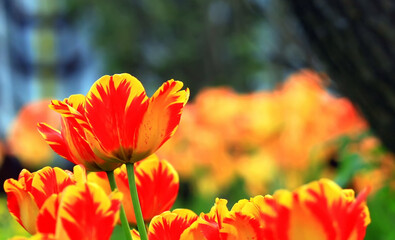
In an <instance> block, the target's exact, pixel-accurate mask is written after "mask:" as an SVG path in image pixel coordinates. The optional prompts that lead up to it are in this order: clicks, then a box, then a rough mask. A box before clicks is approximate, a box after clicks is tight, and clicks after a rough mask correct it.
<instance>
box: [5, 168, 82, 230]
mask: <svg viewBox="0 0 395 240" xmlns="http://www.w3.org/2000/svg"><path fill="white" fill-rule="evenodd" d="M79 168H80V167H79V166H76V167H75V169H79ZM76 171H77V172H79V174H83V173H82V172H81V170H76ZM77 178H81V177H77ZM77 178H76V177H75V176H74V174H73V173H71V172H69V171H67V170H66V171H65V170H62V169H60V168H57V167H55V168H51V167H45V168H43V169H41V170H39V171H37V172H33V173H30V172H29V171H28V170H26V169H24V170H22V172H21V173H20V174H19V178H18V180H15V179H8V180H6V181H5V182H4V190H5V192H6V193H7V205H8V209H9V211H10V213H11V215H12V216H13V217H14V218H15V219H16V220H17V221H18V223H19V224H21V225H22V226H23V227H24V228H25V229H26V231H28V232H29V233H31V234H34V233H36V231H37V228H36V221H37V216H38V214H39V210H40V209H41V207H42V206H43V204H44V203H45V201H46V200H47V199H48V198H50V197H51V196H53V195H57V194H59V193H61V192H62V191H63V190H64V189H65V188H66V187H67V186H69V185H72V184H75V183H76V179H77Z"/></svg>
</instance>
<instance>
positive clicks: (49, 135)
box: [37, 123, 73, 162]
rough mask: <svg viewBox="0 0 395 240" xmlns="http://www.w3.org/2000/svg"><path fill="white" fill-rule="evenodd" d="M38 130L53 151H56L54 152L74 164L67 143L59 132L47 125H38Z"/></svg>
mask: <svg viewBox="0 0 395 240" xmlns="http://www.w3.org/2000/svg"><path fill="white" fill-rule="evenodd" d="M37 129H38V131H39V132H40V134H41V136H42V137H43V138H44V140H45V141H46V142H47V143H48V145H49V146H50V147H51V148H52V150H54V152H56V153H57V154H59V155H60V156H61V157H63V158H65V159H67V160H69V161H72V162H73V159H72V158H71V156H70V153H69V150H68V147H67V145H66V142H65V140H64V139H63V136H62V134H61V133H60V131H59V130H56V129H54V128H52V127H51V126H49V125H48V124H46V123H39V124H38V125H37Z"/></svg>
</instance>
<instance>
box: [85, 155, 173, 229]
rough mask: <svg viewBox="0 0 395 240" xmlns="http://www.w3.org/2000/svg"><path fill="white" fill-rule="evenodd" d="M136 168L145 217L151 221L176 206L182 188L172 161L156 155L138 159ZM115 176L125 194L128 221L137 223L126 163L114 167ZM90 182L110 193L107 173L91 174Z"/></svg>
mask: <svg viewBox="0 0 395 240" xmlns="http://www.w3.org/2000/svg"><path fill="white" fill-rule="evenodd" d="M134 169H135V174H136V184H137V192H138V195H139V200H140V204H141V210H142V214H143V218H144V221H146V222H149V221H150V220H151V219H152V218H153V217H154V216H156V215H159V214H160V213H162V212H164V211H168V210H170V208H171V206H173V204H174V202H175V200H176V198H177V193H178V188H179V178H178V174H177V172H176V171H175V170H174V168H173V166H171V164H170V163H169V162H167V161H166V160H160V159H159V158H158V157H157V156H156V155H155V154H153V155H151V156H149V157H148V158H146V159H144V160H142V161H139V162H137V163H136V164H135V165H134ZM114 175H115V180H116V182H117V186H118V189H119V191H120V192H122V193H123V194H124V198H123V200H122V203H123V206H124V207H125V212H126V215H127V218H128V221H129V222H130V223H132V224H136V217H135V214H134V211H133V204H132V199H131V196H130V189H129V183H128V176H127V173H126V167H125V165H122V166H121V167H120V168H117V169H115V171H114ZM88 181H91V182H95V183H97V184H99V185H100V186H102V187H103V189H105V190H106V192H107V193H110V192H111V190H110V185H109V183H108V180H107V175H106V173H105V172H91V173H89V174H88Z"/></svg>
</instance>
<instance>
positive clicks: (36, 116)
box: [0, 100, 60, 169]
mask: <svg viewBox="0 0 395 240" xmlns="http://www.w3.org/2000/svg"><path fill="white" fill-rule="evenodd" d="M41 121H45V122H48V123H50V124H51V125H53V126H55V127H59V126H60V119H59V116H58V114H57V113H55V112H53V111H51V110H50V109H48V100H39V101H34V102H29V103H27V104H26V105H24V106H23V107H22V108H21V109H20V111H19V113H18V115H17V116H16V117H15V119H14V120H13V122H12V124H11V126H10V129H9V132H8V134H7V145H8V147H9V150H10V153H11V154H12V155H14V156H16V157H17V158H18V160H19V161H20V162H21V163H22V165H23V166H24V167H26V168H29V169H30V168H31V169H39V168H41V167H43V166H46V165H48V164H49V163H50V162H52V160H53V158H54V154H53V151H52V150H51V148H50V147H49V146H48V144H47V143H46V142H45V141H44V140H43V139H42V137H41V136H40V134H39V133H38V132H37V122H41ZM0 158H1V157H0Z"/></svg>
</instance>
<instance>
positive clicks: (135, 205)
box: [126, 163, 148, 240]
mask: <svg viewBox="0 0 395 240" xmlns="http://www.w3.org/2000/svg"><path fill="white" fill-rule="evenodd" d="M126 169H127V172H128V179H129V188H130V195H131V196H132V203H133V209H134V215H135V216H136V221H137V228H138V230H139V233H140V238H141V240H148V237H147V231H146V230H145V224H144V219H143V214H142V213H141V208H140V201H139V196H138V194H137V187H136V180H135V179H134V178H135V176H134V164H133V163H126Z"/></svg>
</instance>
